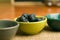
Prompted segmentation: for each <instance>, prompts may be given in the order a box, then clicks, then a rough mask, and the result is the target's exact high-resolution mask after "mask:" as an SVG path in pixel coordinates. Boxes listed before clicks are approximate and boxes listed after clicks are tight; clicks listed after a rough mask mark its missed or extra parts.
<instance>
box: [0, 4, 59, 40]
mask: <svg viewBox="0 0 60 40" xmlns="http://www.w3.org/2000/svg"><path fill="white" fill-rule="evenodd" d="M22 13H29V14H31V13H35V14H36V15H38V16H40V15H42V16H45V15H46V14H48V13H60V8H59V7H46V6H13V5H10V4H5V3H2V4H1V3H0V19H14V18H15V17H18V16H21V14H22ZM13 40H60V32H54V31H52V30H50V28H48V27H47V28H45V29H44V30H42V31H41V32H40V33H38V34H36V35H31V36H25V35H16V36H15V38H13Z"/></svg>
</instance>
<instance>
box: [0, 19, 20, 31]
mask: <svg viewBox="0 0 60 40" xmlns="http://www.w3.org/2000/svg"><path fill="white" fill-rule="evenodd" d="M0 21H11V22H15V23H17V24H16V25H14V26H12V27H7V28H0V30H7V29H13V28H16V27H19V23H18V22H16V21H13V20H3V19H1V20H0Z"/></svg>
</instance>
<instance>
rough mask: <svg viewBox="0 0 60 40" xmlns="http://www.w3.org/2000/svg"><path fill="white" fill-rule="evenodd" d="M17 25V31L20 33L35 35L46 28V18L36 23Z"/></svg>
mask: <svg viewBox="0 0 60 40" xmlns="http://www.w3.org/2000/svg"><path fill="white" fill-rule="evenodd" d="M44 18H45V17H44ZM16 19H17V18H16ZM18 23H19V24H20V27H19V31H22V32H23V33H25V34H37V33H39V32H40V31H41V30H42V29H43V28H44V27H45V26H46V23H47V18H45V20H42V21H38V22H18Z"/></svg>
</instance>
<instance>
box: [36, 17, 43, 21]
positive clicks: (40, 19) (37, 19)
mask: <svg viewBox="0 0 60 40" xmlns="http://www.w3.org/2000/svg"><path fill="white" fill-rule="evenodd" d="M42 20H44V18H43V17H40V18H36V21H42Z"/></svg>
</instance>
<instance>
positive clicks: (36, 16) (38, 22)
mask: <svg viewBox="0 0 60 40" xmlns="http://www.w3.org/2000/svg"><path fill="white" fill-rule="evenodd" d="M36 17H37V18H40V17H43V16H36ZM43 18H44V20H42V21H37V22H18V23H23V24H33V23H41V22H44V21H46V20H47V18H46V17H43ZM16 19H17V18H15V21H16Z"/></svg>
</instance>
